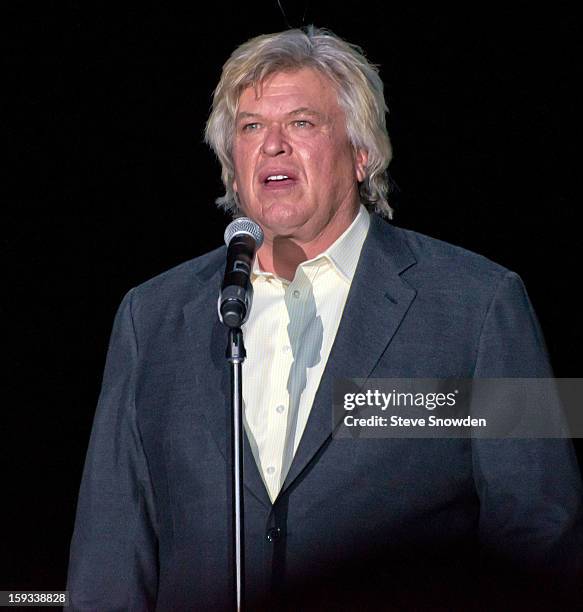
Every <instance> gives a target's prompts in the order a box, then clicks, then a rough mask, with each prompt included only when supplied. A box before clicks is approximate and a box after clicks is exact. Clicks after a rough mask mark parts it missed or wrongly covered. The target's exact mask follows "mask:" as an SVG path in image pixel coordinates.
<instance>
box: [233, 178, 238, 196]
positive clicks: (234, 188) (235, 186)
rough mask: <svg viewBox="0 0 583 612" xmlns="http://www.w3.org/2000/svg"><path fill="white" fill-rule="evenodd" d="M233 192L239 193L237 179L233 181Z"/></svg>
mask: <svg viewBox="0 0 583 612" xmlns="http://www.w3.org/2000/svg"><path fill="white" fill-rule="evenodd" d="M233 191H234V192H235V193H237V179H233Z"/></svg>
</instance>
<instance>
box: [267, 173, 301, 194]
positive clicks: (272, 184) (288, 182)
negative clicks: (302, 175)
mask: <svg viewBox="0 0 583 612" xmlns="http://www.w3.org/2000/svg"><path fill="white" fill-rule="evenodd" d="M295 183H296V180H295V179H294V178H293V177H291V176H288V175H287V174H270V175H269V176H268V177H266V178H265V180H264V181H263V187H264V188H265V189H268V190H270V191H272V190H278V189H289V188H290V187H293V186H294V184H295Z"/></svg>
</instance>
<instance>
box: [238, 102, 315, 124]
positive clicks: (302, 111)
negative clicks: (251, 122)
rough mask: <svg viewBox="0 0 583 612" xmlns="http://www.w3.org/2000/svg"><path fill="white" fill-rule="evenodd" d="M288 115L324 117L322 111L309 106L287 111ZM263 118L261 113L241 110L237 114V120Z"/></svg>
mask: <svg viewBox="0 0 583 612" xmlns="http://www.w3.org/2000/svg"><path fill="white" fill-rule="evenodd" d="M286 115H287V116H288V117H296V116H297V115H311V116H312V117H322V113H320V112H319V111H317V110H314V109H313V108H309V107H307V106H302V107H301V108H296V109H294V110H292V111H290V112H289V113H286ZM257 118H262V115H260V114H259V113H248V112H247V111H241V112H240V113H238V114H237V121H240V120H241V119H257Z"/></svg>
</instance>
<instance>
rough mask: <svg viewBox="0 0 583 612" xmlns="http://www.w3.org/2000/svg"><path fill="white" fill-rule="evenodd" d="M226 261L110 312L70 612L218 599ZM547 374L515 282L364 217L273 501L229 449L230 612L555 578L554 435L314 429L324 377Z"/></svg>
mask: <svg viewBox="0 0 583 612" xmlns="http://www.w3.org/2000/svg"><path fill="white" fill-rule="evenodd" d="M224 262H225V248H224V247H222V248H220V249H217V250H216V251H213V252H211V253H208V254H207V255H204V256H202V257H199V258H197V259H194V260H192V261H189V262H187V263H185V264H183V265H181V266H178V267H177V268H174V269H172V270H170V271H168V272H166V273H164V274H162V275H160V276H158V277H156V278H154V279H152V280H150V281H148V282H146V283H144V284H143V285H140V286H139V287H137V288H134V289H133V290H131V291H130V292H129V293H128V294H127V295H126V297H125V298H124V300H123V302H122V304H121V306H120V308H119V311H118V313H117V316H116V320H115V324H114V328H113V333H112V337H111V343H110V348H109V353H108V358H107V365H106V369H105V375H104V379H103V388H102V392H101V396H100V399H99V405H98V408H97V412H96V416H95V422H94V426H93V432H92V435H91V441H90V445H89V450H88V454H87V459H86V465H85V469H84V474H83V481H82V484H81V491H80V496H79V502H78V508H77V519H76V524H75V531H74V535H73V540H72V544H71V556H70V566H69V579H68V588H69V590H70V596H71V602H72V606H73V608H75V609H79V610H100V611H102V612H105V611H107V610H150V609H157V610H223V609H227V607H228V606H229V605H230V602H231V600H230V593H231V588H232V583H231V566H230V559H231V554H232V550H231V524H230V518H229V516H230V515H229V512H230V508H231V493H230V476H229V474H230V472H229V470H230V467H229V462H228V458H229V457H230V442H229V422H230V421H229V405H230V404H229V370H228V364H227V363H226V360H225V356H224V355H225V346H226V332H225V328H224V327H223V326H222V325H221V324H220V323H219V322H218V319H217V305H216V300H217V294H218V290H219V286H220V283H221V280H222V275H223V270H224ZM551 375H552V374H551V370H550V367H549V364H548V360H547V357H546V351H545V346H544V341H543V338H542V335H541V332H540V329H539V327H538V324H537V321H536V318H535V314H534V312H533V309H532V306H531V304H530V302H529V300H528V297H527V295H526V292H525V290H524V286H523V284H522V282H521V280H520V278H519V277H518V276H517V275H516V274H514V273H513V272H510V271H508V270H506V269H504V268H502V267H501V266H499V265H496V264H494V263H492V262H491V261H489V260H487V259H485V258H483V257H481V256H478V255H475V254H473V253H470V252H468V251H465V250H463V249H460V248H457V247H454V246H451V245H449V244H446V243H443V242H440V241H438V240H434V239H431V238H428V237H426V236H423V235H420V234H417V233H415V232H411V231H407V230H403V229H399V228H396V227H394V226H391V225H390V224H388V223H385V222H384V221H383V220H381V219H380V218H379V217H378V216H376V215H372V219H371V228H370V232H369V235H368V236H367V239H366V242H365V244H364V247H363V251H362V254H361V258H360V261H359V264H358V268H357V271H356V275H355V278H354V281H353V283H352V287H351V290H350V294H349V297H348V301H347V304H346V308H345V310H344V314H343V317H342V320H341V322H340V327H339V330H338V334H337V337H336V340H335V342H334V346H333V348H332V351H331V354H330V358H329V361H328V364H327V367H326V370H325V372H324V375H323V378H322V381H321V384H320V386H319V389H318V392H317V395H316V398H315V401H314V404H313V407H312V411H311V414H310V417H309V421H308V423H307V426H306V430H305V433H304V435H303V437H302V439H301V442H300V445H299V448H298V451H297V454H296V456H295V458H294V460H293V464H292V466H291V469H290V471H289V474H288V475H287V478H286V480H285V484H284V486H283V489H282V491H281V493H280V495H279V497H278V499H277V500H276V502H275V504H273V505H272V504H271V502H270V500H269V497H268V495H267V492H266V490H265V487H264V485H263V482H262V479H261V476H260V474H259V472H258V469H257V467H256V465H255V462H254V460H253V456H252V453H251V450H250V447H249V443H248V440H247V439H246V440H245V453H246V458H245V483H246V487H245V512H246V581H247V590H248V597H249V602H250V609H263V608H265V609H275V608H277V607H278V606H281V607H283V606H284V604H283V603H282V602H286V603H287V604H288V605H289V606H290V609H301V610H304V609H309V608H310V607H313V608H314V609H324V607H326V606H331V605H333V606H334V607H337V608H340V607H342V605H344V606H345V608H346V609H354V607H357V606H360V605H367V604H371V603H372V602H374V605H375V606H376V609H385V608H386V609H392V608H393V607H395V609H398V608H399V606H401V605H404V606H406V607H407V608H408V609H411V608H412V607H413V604H414V603H415V602H417V604H419V605H420V606H427V605H428V602H431V603H432V605H431V607H432V609H439V604H443V606H444V609H452V606H453V605H454V604H453V602H454V601H457V600H456V598H459V601H460V606H461V605H464V606H466V604H467V602H466V601H465V600H464V597H466V596H467V595H469V596H470V598H471V597H472V595H475V591H474V583H473V581H474V580H475V579H476V575H477V574H478V575H479V574H481V576H482V579H483V577H484V576H485V575H488V576H489V577H490V579H491V580H492V583H491V584H493V585H497V586H496V587H495V588H493V590H494V591H495V590H496V589H497V588H498V587H500V588H501V585H502V583H503V581H504V577H505V576H508V575H509V574H505V572H514V574H513V579H512V580H508V581H507V583H508V584H506V586H508V587H509V588H512V585H513V584H515V581H514V576H516V577H517V576H518V574H519V573H520V572H521V571H522V570H523V569H525V568H527V567H533V568H534V567H536V568H537V569H538V570H539V571H542V572H545V571H547V570H548V576H549V577H551V575H552V574H554V573H557V574H562V575H565V576H566V575H569V576H572V575H573V572H574V571H575V569H574V564H575V558H576V556H577V551H578V550H580V546H581V542H582V540H581V481H580V475H579V471H578V467H577V462H576V458H575V455H574V452H573V449H572V446H571V443H570V441H569V440H468V439H438V440H436V439H434V440H429V439H417V440H411V439H390V440H387V439H382V440H379V439H376V440H371V439H360V440H346V439H343V440H341V439H336V438H332V437H331V432H332V418H331V412H332V386H333V381H334V380H335V379H337V378H346V377H356V378H366V377H375V378H413V377H424V378H455V377H458V378H472V377H483V378H489V377H548V376H551ZM267 536H270V537H267ZM485 559H486V560H489V565H485V564H484V560H485ZM478 568H479V571H474V570H478ZM485 568H489V569H485ZM488 572H490V573H488ZM546 576H547V575H546V574H545V578H546ZM517 579H518V578H517ZM511 583H512V584H511ZM516 584H518V582H516ZM521 588H522V587H520V589H521ZM520 589H519V590H520ZM520 592H521V591H520ZM474 601H475V598H474ZM365 602H366V604H365ZM462 602H463V603H462ZM454 609H455V608H454Z"/></svg>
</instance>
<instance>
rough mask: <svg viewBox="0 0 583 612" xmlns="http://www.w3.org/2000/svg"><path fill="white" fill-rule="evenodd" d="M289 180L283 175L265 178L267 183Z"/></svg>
mask: <svg viewBox="0 0 583 612" xmlns="http://www.w3.org/2000/svg"><path fill="white" fill-rule="evenodd" d="M286 178H289V176H286V175H285V174H272V175H271V176H268V177H267V180H268V181H283V179H286Z"/></svg>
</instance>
